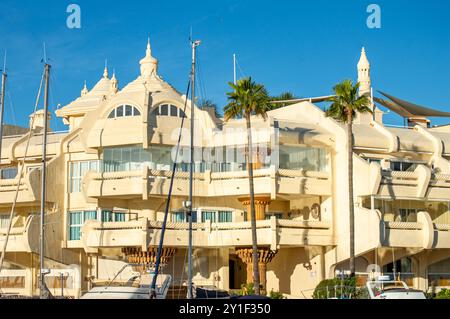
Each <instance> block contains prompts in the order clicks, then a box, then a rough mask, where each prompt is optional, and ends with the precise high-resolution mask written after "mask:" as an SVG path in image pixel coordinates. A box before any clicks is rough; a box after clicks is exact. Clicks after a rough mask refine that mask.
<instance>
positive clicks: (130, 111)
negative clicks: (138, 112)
mask: <svg viewBox="0 0 450 319" xmlns="http://www.w3.org/2000/svg"><path fill="white" fill-rule="evenodd" d="M125 116H133V107H132V106H130V105H125Z"/></svg>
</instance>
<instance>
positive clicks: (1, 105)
mask: <svg viewBox="0 0 450 319" xmlns="http://www.w3.org/2000/svg"><path fill="white" fill-rule="evenodd" d="M5 64H6V63H5ZM5 68H6V65H5V67H4V68H3V71H2V90H1V92H0V94H1V95H0V162H1V160H2V142H3V112H4V110H5V91H6V78H7V77H8V75H7V74H6V70H5Z"/></svg>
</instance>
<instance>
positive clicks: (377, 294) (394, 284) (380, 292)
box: [366, 277, 427, 300]
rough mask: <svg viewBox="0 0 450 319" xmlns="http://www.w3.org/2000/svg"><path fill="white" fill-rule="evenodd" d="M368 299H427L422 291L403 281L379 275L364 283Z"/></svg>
mask: <svg viewBox="0 0 450 319" xmlns="http://www.w3.org/2000/svg"><path fill="white" fill-rule="evenodd" d="M366 286H367V290H368V292H369V298H370V299H422V300H423V299H427V298H426V296H425V294H424V292H423V291H421V290H415V289H411V288H409V287H408V285H407V284H406V283H405V282H403V281H397V280H391V279H390V277H380V278H378V280H376V281H369V282H367V284H366Z"/></svg>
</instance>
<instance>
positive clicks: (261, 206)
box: [239, 197, 271, 221]
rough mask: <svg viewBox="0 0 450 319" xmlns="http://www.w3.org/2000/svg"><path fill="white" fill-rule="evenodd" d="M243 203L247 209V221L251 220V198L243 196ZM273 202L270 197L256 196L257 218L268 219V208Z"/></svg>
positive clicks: (241, 200)
mask: <svg viewBox="0 0 450 319" xmlns="http://www.w3.org/2000/svg"><path fill="white" fill-rule="evenodd" d="M239 201H240V202H241V203H242V205H244V206H245V207H246V209H247V221H251V220H252V219H251V207H250V198H243V199H240V200H239ZM270 203H271V199H270V197H255V212H256V220H265V219H266V208H267V206H269V205H270Z"/></svg>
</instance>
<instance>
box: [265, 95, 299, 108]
mask: <svg viewBox="0 0 450 319" xmlns="http://www.w3.org/2000/svg"><path fill="white" fill-rule="evenodd" d="M295 99H298V98H297V97H296V96H295V95H294V94H293V93H292V92H284V93H281V94H280V95H277V96H272V97H271V98H270V100H271V101H289V100H295ZM294 103H296V102H286V103H272V105H271V108H272V110H276V109H279V108H282V107H285V106H288V105H291V104H294Z"/></svg>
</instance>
